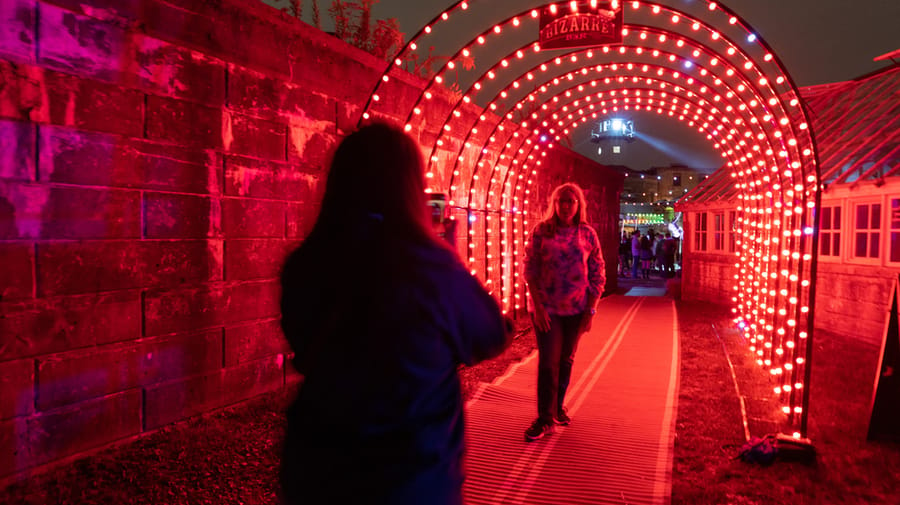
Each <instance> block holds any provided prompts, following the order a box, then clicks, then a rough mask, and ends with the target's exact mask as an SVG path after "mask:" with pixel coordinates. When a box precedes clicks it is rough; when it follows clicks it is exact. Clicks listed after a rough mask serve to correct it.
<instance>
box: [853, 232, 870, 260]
mask: <svg viewBox="0 0 900 505" xmlns="http://www.w3.org/2000/svg"><path fill="white" fill-rule="evenodd" d="M868 238H869V237H868V233H857V234H856V253H855V254H854V255H855V256H856V257H858V258H865V257H866V245H867V244H868Z"/></svg>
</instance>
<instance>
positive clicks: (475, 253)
mask: <svg viewBox="0 0 900 505" xmlns="http://www.w3.org/2000/svg"><path fill="white" fill-rule="evenodd" d="M483 2H487V0H483ZM483 2H479V1H477V0H473V1H458V2H456V3H454V4H452V5H451V6H450V7H449V8H448V9H446V10H445V11H444V12H442V13H440V14H439V15H437V16H436V17H435V18H434V19H433V20H432V21H431V22H429V23H428V24H426V25H425V26H424V27H422V29H421V30H419V32H418V33H417V34H416V35H415V36H413V37H412V38H411V39H410V40H409V42H408V43H407V44H406V46H405V47H404V48H403V49H402V50H401V52H400V54H398V55H397V57H396V59H395V61H394V62H393V63H391V64H390V65H388V67H387V68H386V69H385V71H384V73H383V75H382V76H381V78H380V79H379V80H378V82H377V84H376V85H375V88H374V89H373V91H372V93H371V96H370V98H369V101H368V103H367V104H366V106H365V108H364V110H363V111H362V115H361V119H360V121H361V122H365V121H369V120H372V119H374V118H389V120H392V121H395V122H400V123H402V124H403V125H405V128H406V130H407V131H424V130H426V129H428V130H431V131H436V132H437V134H436V135H433V139H432V138H431V137H430V136H429V137H428V139H429V140H428V141H429V142H430V145H426V146H423V148H424V150H425V152H427V153H429V154H428V156H427V170H428V172H427V174H426V176H427V177H428V180H429V185H430V190H431V191H438V192H444V193H446V194H448V195H449V202H448V203H449V205H450V206H451V207H452V208H454V209H456V210H457V213H458V214H459V215H462V216H464V217H465V218H466V219H465V223H466V230H465V232H466V233H465V237H466V241H465V246H464V247H465V248H464V251H466V256H467V257H466V258H465V259H466V260H467V262H468V265H469V268H470V270H471V272H472V274H473V275H477V276H478V277H479V278H480V279H482V281H483V282H484V283H485V284H486V285H487V286H488V288H489V289H491V290H492V291H493V292H494V293H495V294H496V295H498V298H499V299H500V300H501V303H502V307H503V309H504V310H505V311H518V310H521V309H523V308H524V301H525V298H526V296H527V293H526V286H525V283H524V281H523V278H522V276H521V275H520V270H521V261H520V260H519V259H520V258H521V256H522V252H523V249H524V246H525V245H526V243H527V240H528V236H529V231H530V228H531V225H532V224H533V223H534V222H535V221H536V219H537V218H538V216H537V215H536V213H537V212H539V207H538V205H536V202H532V201H531V200H529V198H530V196H531V194H532V187H531V185H532V182H533V180H534V176H535V175H537V174H538V173H539V171H540V170H541V163H542V161H541V160H542V158H543V157H544V156H546V154H547V150H549V149H554V148H558V146H559V142H560V141H561V140H562V139H563V138H564V137H566V136H569V135H572V134H573V133H574V132H576V131H578V130H579V129H582V128H585V127H589V126H590V125H591V123H592V120H595V119H597V118H599V117H600V116H601V115H603V116H606V115H609V114H615V113H617V112H622V111H629V110H642V111H651V112H656V113H657V114H659V115H660V117H661V118H663V119H669V120H673V121H679V122H680V123H681V124H683V126H684V127H686V128H694V129H696V130H698V131H699V132H701V133H702V134H704V135H705V136H706V138H707V139H708V141H709V142H710V144H711V145H712V147H713V148H714V149H715V150H717V151H718V152H719V153H720V154H721V156H722V158H723V166H722V168H721V170H728V171H730V173H731V175H732V177H733V178H734V184H735V185H736V187H737V189H738V190H739V195H738V198H739V201H740V206H739V207H738V209H737V217H738V230H737V245H738V252H737V253H736V257H735V264H734V266H735V269H734V272H735V274H734V285H733V297H732V299H731V302H732V310H733V312H734V315H735V323H736V324H737V325H738V326H739V327H740V329H741V331H742V333H743V335H744V336H745V337H746V339H747V341H748V343H749V347H750V350H751V351H752V352H753V353H754V354H755V355H756V357H757V362H758V363H759V365H760V366H761V367H762V368H763V369H764V370H765V371H766V372H767V373H770V374H771V375H772V376H773V379H774V380H775V383H776V384H777V386H776V387H775V393H776V394H777V395H778V397H779V398H780V399H781V401H782V410H783V412H784V415H785V422H786V423H787V425H788V426H790V427H791V429H792V431H793V433H794V435H795V436H797V437H805V436H806V431H807V412H808V409H807V406H808V401H809V393H808V391H809V390H808V388H807V387H805V386H806V384H807V383H808V381H809V371H810V362H809V359H810V356H811V350H812V345H811V338H812V329H813V314H814V311H813V310H812V308H813V307H812V305H813V300H814V299H815V282H814V281H815V271H816V255H814V254H812V253H811V252H812V251H815V250H816V245H817V239H818V234H817V231H816V227H815V226H814V225H815V220H814V217H815V213H816V209H817V207H818V203H819V201H820V192H821V187H820V185H819V169H818V154H817V149H816V145H815V141H814V138H813V134H812V132H811V131H810V120H809V118H808V112H807V110H806V108H805V104H804V103H803V101H802V100H801V98H800V94H799V92H798V89H797V87H796V85H795V84H794V82H793V80H792V79H791V78H790V75H789V74H788V72H787V71H786V69H785V68H784V67H783V65H782V64H781V62H780V60H779V58H778V57H777V56H776V55H775V54H774V53H773V52H772V51H771V49H770V47H769V46H768V45H767V44H766V43H765V41H763V40H762V39H761V38H760V37H759V36H757V35H756V34H755V32H754V31H753V30H752V28H751V27H750V26H749V25H748V24H747V23H746V22H744V21H743V20H742V19H741V18H740V17H739V16H737V15H736V14H735V13H734V12H732V11H731V10H730V9H728V8H727V7H726V6H724V5H722V4H720V3H718V2H710V1H705V0H696V1H689V0H669V1H661V2H648V1H640V0H639V1H626V2H618V1H616V0H606V1H603V0H601V1H597V0H592V1H585V0H581V1H572V2H555V3H552V2H551V3H543V4H540V5H536V6H534V8H532V9H529V10H525V11H521V12H517V13H513V14H512V15H510V16H508V17H505V18H504V19H502V20H501V21H491V20H490V19H486V17H485V16H483V15H480V14H478V13H476V10H477V9H476V8H475V7H476V6H477V4H479V3H483ZM597 9H607V10H618V9H621V10H622V11H624V12H623V15H624V22H623V24H622V38H621V43H614V44H609V45H603V46H600V47H591V48H582V49H555V50H542V49H541V48H540V45H539V42H538V41H537V40H535V38H534V36H535V35H537V34H538V26H537V25H538V22H539V18H540V16H541V11H542V10H544V11H545V12H552V13H554V14H559V15H567V16H573V17H576V16H578V15H579V14H580V13H584V12H589V11H596V10H597ZM454 22H455V24H454ZM460 26H463V27H466V29H467V30H468V31H474V32H475V33H474V34H473V35H471V36H468V35H467V36H462V35H460V31H461V30H460V29H459V27H460ZM472 27H477V28H475V29H474V30H473V29H472ZM478 30H480V31H478ZM442 31H444V32H445V34H446V32H449V33H451V34H452V35H453V36H454V40H459V38H460V37H461V38H463V39H466V38H467V37H470V38H468V40H465V41H464V42H463V43H462V44H461V45H458V49H457V50H456V52H455V53H454V54H453V56H451V57H450V58H448V59H447V60H446V62H445V63H444V64H443V66H441V68H440V69H439V70H438V71H437V72H436V73H435V74H434V75H433V77H431V79H430V81H429V83H428V85H427V86H426V87H425V88H424V89H423V90H422V92H421V94H420V95H419V96H417V97H415V99H414V100H412V101H411V104H408V105H406V106H405V107H406V108H405V109H404V110H398V108H399V105H398V104H400V103H401V102H399V101H397V100H391V99H390V97H389V96H388V95H387V94H386V93H389V88H388V86H389V83H390V81H391V79H392V78H394V77H395V76H397V75H398V74H400V73H403V72H405V61H406V57H407V56H408V55H409V54H411V53H413V52H415V51H417V50H419V48H420V47H425V45H426V44H428V40H429V38H430V37H436V36H437V35H438V34H439V33H441V32H442ZM523 37H524V38H525V41H526V42H525V43H524V44H521V43H518V41H520V40H523ZM528 39H530V40H528ZM504 45H505V46H512V47H513V49H512V50H505V51H504V50H503V49H500V50H499V52H500V53H504V52H505V55H502V56H497V55H496V54H495V53H497V52H498V51H497V50H496V48H502V47H504ZM491 48H495V49H493V50H492V49H491ZM472 57H477V59H478V61H485V60H487V61H490V62H492V64H491V65H489V66H488V67H487V69H486V70H484V71H482V72H481V73H478V72H476V71H469V70H466V69H465V68H463V67H464V66H465V65H464V63H465V60H466V59H468V58H472ZM461 70H462V71H463V74H464V75H468V78H469V81H470V83H469V84H468V85H467V87H466V88H465V89H461V88H460V89H458V90H457V91H456V93H455V94H454V93H448V92H447V90H446V89H443V87H442V85H443V84H446V83H447V82H448V81H449V80H451V79H454V78H457V77H458V76H459V73H460V71H461ZM466 72H468V74H466ZM457 82H459V81H457ZM437 95H440V96H442V97H447V96H450V97H451V98H450V100H451V107H450V108H449V110H446V113H445V114H423V111H424V110H426V109H427V110H429V111H431V110H432V109H434V108H438V106H437V105H436V104H435V102H436V101H434V100H433V98H434V97H435V96H437ZM440 107H443V108H446V106H445V105H441V106H440ZM441 111H442V112H443V109H441ZM441 116H443V120H442V122H440V123H439V124H425V122H426V121H433V119H434V118H436V117H441ZM451 135H455V137H454V138H455V139H459V138H462V140H461V141H459V140H454V139H453V138H451ZM689 196H690V195H688V198H689Z"/></svg>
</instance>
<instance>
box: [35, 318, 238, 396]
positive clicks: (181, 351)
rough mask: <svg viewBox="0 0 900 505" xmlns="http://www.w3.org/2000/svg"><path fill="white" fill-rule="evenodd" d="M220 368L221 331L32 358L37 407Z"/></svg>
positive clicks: (101, 394) (106, 393)
mask: <svg viewBox="0 0 900 505" xmlns="http://www.w3.org/2000/svg"><path fill="white" fill-rule="evenodd" d="M221 367H222V332H221V330H211V331H205V332H201V333H195V334H187V335H176V336H171V337H164V338H154V339H147V340H143V341H141V342H139V343H124V344H114V345H108V346H101V347H96V348H91V349H83V350H76V351H70V352H66V353H62V354H54V355H50V356H42V357H41V358H39V359H38V360H37V408H38V409H39V410H47V409H52V408H55V407H59V406H62V405H68V404H74V403H78V402H82V401H85V400H88V399H90V398H96V397H99V396H104V395H108V394H111V393H115V392H118V391H125V390H128V389H131V388H135V387H138V386H145V385H148V384H154V383H158V382H163V381H166V380H172V379H178V378H182V377H188V376H193V375H198V374H202V373H207V372H210V371H214V370H218V369H220V368H221Z"/></svg>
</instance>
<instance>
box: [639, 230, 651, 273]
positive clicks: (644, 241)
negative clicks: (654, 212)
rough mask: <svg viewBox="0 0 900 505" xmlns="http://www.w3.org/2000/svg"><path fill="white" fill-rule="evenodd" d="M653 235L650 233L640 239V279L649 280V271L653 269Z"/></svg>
mask: <svg viewBox="0 0 900 505" xmlns="http://www.w3.org/2000/svg"><path fill="white" fill-rule="evenodd" d="M652 237H653V235H652V232H651V233H648V234H647V235H645V236H643V237H641V243H640V257H641V277H642V278H644V279H649V278H650V269H651V268H652V267H653V242H652V240H653V238H652Z"/></svg>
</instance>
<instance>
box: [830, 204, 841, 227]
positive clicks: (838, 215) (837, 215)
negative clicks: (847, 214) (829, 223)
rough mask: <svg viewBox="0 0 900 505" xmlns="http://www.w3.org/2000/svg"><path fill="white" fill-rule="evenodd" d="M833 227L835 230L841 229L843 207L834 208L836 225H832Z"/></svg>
mask: <svg viewBox="0 0 900 505" xmlns="http://www.w3.org/2000/svg"><path fill="white" fill-rule="evenodd" d="M832 229H834V230H840V229H841V208H840V207H835V208H834V226H833V227H832Z"/></svg>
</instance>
